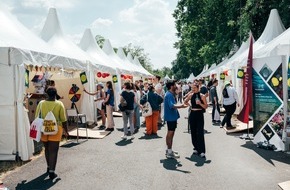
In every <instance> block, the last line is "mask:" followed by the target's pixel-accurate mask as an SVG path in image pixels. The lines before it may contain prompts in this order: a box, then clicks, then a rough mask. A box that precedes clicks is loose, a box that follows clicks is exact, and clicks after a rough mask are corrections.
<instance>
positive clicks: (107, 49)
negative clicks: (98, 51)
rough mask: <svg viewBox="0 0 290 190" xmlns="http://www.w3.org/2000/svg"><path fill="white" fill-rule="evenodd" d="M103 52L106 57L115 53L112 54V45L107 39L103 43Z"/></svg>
mask: <svg viewBox="0 0 290 190" xmlns="http://www.w3.org/2000/svg"><path fill="white" fill-rule="evenodd" d="M103 51H104V52H105V53H106V54H107V55H111V54H112V55H113V54H114V53H115V52H114V49H113V47H112V44H111V42H110V40H109V39H106V40H105V42H104V45H103Z"/></svg>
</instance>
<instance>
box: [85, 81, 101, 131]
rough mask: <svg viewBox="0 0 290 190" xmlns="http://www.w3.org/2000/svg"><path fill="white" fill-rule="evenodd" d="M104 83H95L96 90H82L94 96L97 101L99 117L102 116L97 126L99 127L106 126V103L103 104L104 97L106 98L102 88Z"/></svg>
mask: <svg viewBox="0 0 290 190" xmlns="http://www.w3.org/2000/svg"><path fill="white" fill-rule="evenodd" d="M103 88H104V85H103V84H102V83H98V84H97V91H96V92H88V91H87V90H86V89H84V92H85V93H87V94H89V95H92V96H95V95H96V99H95V102H96V103H97V109H98V110H100V114H101V118H102V125H101V126H100V127H99V129H101V130H102V129H105V128H106V114H105V110H106V105H104V104H103V101H104V99H105V98H106V94H105V91H104V90H103Z"/></svg>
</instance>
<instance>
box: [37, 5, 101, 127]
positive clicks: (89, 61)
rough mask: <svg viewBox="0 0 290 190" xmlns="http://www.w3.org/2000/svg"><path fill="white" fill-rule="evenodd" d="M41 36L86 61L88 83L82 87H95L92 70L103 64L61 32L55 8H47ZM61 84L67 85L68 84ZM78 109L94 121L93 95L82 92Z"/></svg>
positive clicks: (63, 51)
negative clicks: (47, 11)
mask: <svg viewBox="0 0 290 190" xmlns="http://www.w3.org/2000/svg"><path fill="white" fill-rule="evenodd" d="M41 38H42V39H43V40H45V41H46V42H47V43H48V44H49V45H51V46H52V47H54V48H55V49H57V50H58V51H60V52H62V53H64V54H66V55H68V56H69V57H71V58H74V59H77V60H82V61H83V62H84V63H86V69H84V70H83V71H85V72H86V75H87V79H88V83H86V84H84V87H85V88H86V89H88V90H90V91H91V90H94V89H95V87H94V86H95V85H94V81H95V74H94V71H95V70H98V69H101V68H102V67H104V66H103V65H102V63H100V61H98V60H96V59H93V58H92V57H90V56H89V55H88V54H87V53H86V52H84V51H83V50H82V49H80V48H79V47H78V46H77V45H76V44H74V43H73V42H71V41H70V40H69V39H68V38H67V37H66V36H65V35H64V34H63V32H62V29H61V26H60V22H59V19H58V15H57V12H56V9H55V8H50V9H49V13H48V16H47V19H46V22H45V24H44V26H43V29H42V31H41ZM98 64H99V65H98ZM100 65H101V66H100ZM63 85H66V86H67V85H68V84H63ZM67 92H68V91H67ZM80 110H81V111H80V112H81V113H84V114H86V117H87V121H89V122H94V120H95V111H94V110H95V109H94V97H93V96H90V95H88V94H86V93H83V94H82V98H81V109H80Z"/></svg>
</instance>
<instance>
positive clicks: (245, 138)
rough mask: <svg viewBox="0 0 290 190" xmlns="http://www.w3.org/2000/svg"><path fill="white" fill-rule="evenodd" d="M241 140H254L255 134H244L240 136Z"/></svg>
mask: <svg viewBox="0 0 290 190" xmlns="http://www.w3.org/2000/svg"><path fill="white" fill-rule="evenodd" d="M240 139H244V140H253V139H254V136H253V134H243V135H241V136H240Z"/></svg>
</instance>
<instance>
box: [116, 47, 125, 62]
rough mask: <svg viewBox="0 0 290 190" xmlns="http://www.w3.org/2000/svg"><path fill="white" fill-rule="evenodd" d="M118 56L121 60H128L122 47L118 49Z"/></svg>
mask: <svg viewBox="0 0 290 190" xmlns="http://www.w3.org/2000/svg"><path fill="white" fill-rule="evenodd" d="M117 55H118V56H119V57H120V58H121V59H123V60H124V59H127V57H126V55H125V52H124V49H123V48H122V47H119V48H118V52H117Z"/></svg>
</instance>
